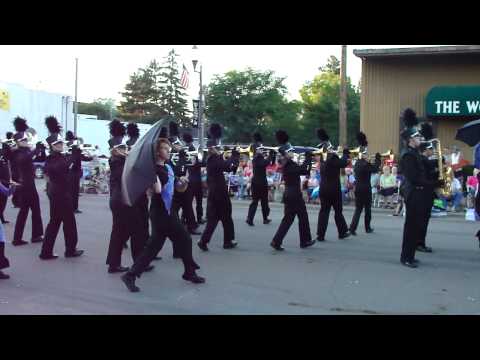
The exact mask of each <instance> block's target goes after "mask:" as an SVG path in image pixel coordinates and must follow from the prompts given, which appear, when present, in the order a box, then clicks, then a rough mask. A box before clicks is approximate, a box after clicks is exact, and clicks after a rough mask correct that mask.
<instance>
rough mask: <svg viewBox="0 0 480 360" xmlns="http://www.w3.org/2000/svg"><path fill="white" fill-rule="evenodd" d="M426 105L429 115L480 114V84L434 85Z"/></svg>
mask: <svg viewBox="0 0 480 360" xmlns="http://www.w3.org/2000/svg"><path fill="white" fill-rule="evenodd" d="M426 107H427V109H426V110H427V111H426V114H427V116H449V117H455V116H480V85H478V86H436V87H433V88H432V89H431V90H430V91H429V92H428V94H427V99H426Z"/></svg>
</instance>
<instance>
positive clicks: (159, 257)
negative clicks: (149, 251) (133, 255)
mask: <svg viewBox="0 0 480 360" xmlns="http://www.w3.org/2000/svg"><path fill="white" fill-rule="evenodd" d="M153 260H155V261H158V260H162V257H161V256H155V257H154V258H153Z"/></svg>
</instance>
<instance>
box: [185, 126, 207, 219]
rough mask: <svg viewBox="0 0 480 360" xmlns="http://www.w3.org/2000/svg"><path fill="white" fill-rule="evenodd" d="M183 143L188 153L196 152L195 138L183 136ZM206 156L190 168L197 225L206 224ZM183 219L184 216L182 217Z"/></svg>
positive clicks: (190, 187)
mask: <svg viewBox="0 0 480 360" xmlns="http://www.w3.org/2000/svg"><path fill="white" fill-rule="evenodd" d="M183 141H184V142H185V144H186V145H187V146H188V151H195V150H196V149H195V146H193V138H192V135H190V134H183ZM206 158H207V157H206V156H205V155H204V156H203V157H202V159H198V157H196V158H195V161H194V163H193V164H192V165H191V166H189V167H188V189H187V191H189V192H190V194H191V202H192V208H193V200H195V211H196V221H197V224H205V222H206V221H205V219H204V218H203V203H202V201H203V188H202V167H205V166H207V164H206ZM182 217H183V215H182Z"/></svg>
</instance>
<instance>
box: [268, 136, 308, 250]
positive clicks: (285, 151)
mask: <svg viewBox="0 0 480 360" xmlns="http://www.w3.org/2000/svg"><path fill="white" fill-rule="evenodd" d="M275 136H276V138H277V141H278V143H279V144H280V148H279V152H280V154H281V155H282V157H283V158H282V177H283V181H284V182H285V192H284V193H283V198H282V202H283V204H284V216H283V218H282V221H281V223H280V226H279V227H278V230H277V232H276V234H275V236H274V237H273V240H272V242H271V243H270V246H272V247H273V248H274V249H275V250H279V251H281V250H283V247H282V241H283V239H284V237H285V235H286V234H287V232H288V230H289V229H290V226H291V225H292V223H293V220H294V219H295V216H298V231H299V233H300V247H301V248H306V247H309V246H311V245H313V244H314V243H315V242H314V241H312V235H311V233H310V223H309V220H308V213H307V208H306V206H305V201H304V200H303V196H302V192H301V188H300V176H301V175H308V174H310V170H311V167H312V154H311V153H306V154H305V161H304V163H303V164H302V165H298V164H297V163H295V162H294V161H293V160H292V159H291V158H290V156H291V155H292V154H291V151H292V150H293V148H292V146H291V145H290V143H289V142H288V134H287V133H286V132H285V131H283V130H278V131H277V132H276V133H275Z"/></svg>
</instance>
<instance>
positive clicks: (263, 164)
mask: <svg viewBox="0 0 480 360" xmlns="http://www.w3.org/2000/svg"><path fill="white" fill-rule="evenodd" d="M253 138H254V140H255V143H254V144H253V145H252V147H253V151H254V152H255V156H254V157H253V160H252V165H253V177H252V185H251V186H252V187H251V190H252V203H251V204H250V206H249V208H248V215H247V221H246V223H247V224H248V225H250V226H254V224H253V218H254V217H255V213H256V211H257V206H258V201H260V203H261V206H262V215H263V223H264V224H270V223H271V222H272V220H270V219H269V218H268V215H269V214H270V208H269V207H268V182H267V170H266V169H267V166H268V165H270V164H273V163H274V162H275V152H273V151H270V155H269V157H268V158H266V159H265V158H264V156H263V153H262V151H261V149H260V147H261V146H262V136H261V135H260V134H259V133H255V134H253Z"/></svg>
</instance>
